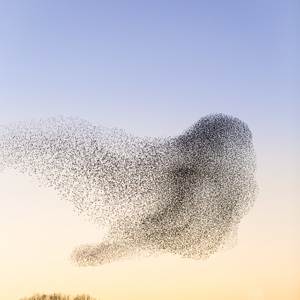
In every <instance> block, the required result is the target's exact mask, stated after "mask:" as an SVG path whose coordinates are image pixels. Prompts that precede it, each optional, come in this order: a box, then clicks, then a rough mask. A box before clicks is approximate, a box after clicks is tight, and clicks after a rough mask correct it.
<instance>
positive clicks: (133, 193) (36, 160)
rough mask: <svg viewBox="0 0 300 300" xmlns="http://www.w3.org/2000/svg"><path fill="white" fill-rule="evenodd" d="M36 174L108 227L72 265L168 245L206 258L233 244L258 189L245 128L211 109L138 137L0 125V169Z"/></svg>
mask: <svg viewBox="0 0 300 300" xmlns="http://www.w3.org/2000/svg"><path fill="white" fill-rule="evenodd" d="M7 167H12V168H15V169H18V170H19V171H20V172H24V173H27V174H29V175H32V176H35V177H36V178H38V180H39V181H40V182H41V183H42V184H44V185H46V186H50V187H52V188H54V189H56V190H57V191H58V193H59V194H60V196H61V197H62V199H64V200H67V201H70V202H71V203H73V205H74V208H75V209H76V210H77V211H78V212H79V213H82V214H84V215H85V216H86V217H87V218H88V219H89V220H90V221H92V222H94V223H95V224H97V226H105V227H106V228H108V233H107V235H106V236H105V238H104V239H103V240H102V241H101V243H95V244H91V245H81V246H77V247H76V248H75V249H74V251H73V252H72V254H71V255H70V257H71V259H72V261H73V262H74V263H76V264H77V265H80V266H86V265H102V264H105V263H110V262H113V261H116V260H120V259H127V258H130V257H133V256H137V255H147V254H150V255H151V254H155V253H172V254H178V255H181V256H182V257H188V258H192V259H206V258H208V257H209V256H210V255H211V254H213V253H215V252H216V251H218V250H220V249H222V248H224V247H228V246H233V245H234V244H235V240H236V236H237V227H238V224H239V222H240V221H241V219H242V218H243V216H245V215H246V214H247V212H248V211H249V209H250V208H251V207H252V206H253V204H254V201H255V198H256V196H257V192H258V188H257V183H256V179H255V171H256V156H255V151H254V147H253V143H252V134H251V132H250V130H249V128H248V126H247V125H246V124H245V123H244V122H242V121H241V120H239V119H237V118H234V117H231V116H228V115H224V114H212V115H208V116H205V117H203V118H201V119H200V120H199V121H198V122H196V123H194V124H193V125H192V126H190V127H189V128H188V129H187V130H185V131H184V132H183V133H181V134H179V135H177V136H174V137H167V138H149V137H136V136H133V135H130V134H127V133H126V132H124V131H123V130H119V129H115V128H113V129H108V128H105V127H102V126H95V125H93V124H91V123H90V122H88V121H85V120H82V119H80V118H66V117H55V118H49V119H45V120H31V121H27V122H19V123H14V124H10V125H2V126H0V170H4V169H5V168H7Z"/></svg>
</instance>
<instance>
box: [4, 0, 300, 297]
mask: <svg viewBox="0 0 300 300" xmlns="http://www.w3.org/2000/svg"><path fill="white" fill-rule="evenodd" d="M299 12H300V11H299V3H297V1H293V0H285V1H283V0H280V1H279V0H278V1H276V0H275V1H268V0H260V1H258V0H254V1H233V0H228V1H220V0H215V1H214V0H212V1H189V0H187V1H176V0H175V1H167V0H166V1H92V0H90V1H78V0H75V1H65V0H62V1H57V0H53V1H37V0H36V1H32V0H27V1H5V0H4V1H1V3H0V105H1V106H0V107H1V109H0V124H8V123H11V122H15V121H22V120H29V119H31V118H47V117H52V116H58V115H63V116H78V117H81V118H84V119H86V120H89V121H90V122H92V123H94V124H101V125H104V126H106V127H117V128H122V129H124V130H126V131H127V132H129V133H132V134H135V135H138V136H152V137H158V136H173V135H177V134H180V133H182V132H183V131H184V130H185V129H186V128H187V127H188V126H190V125H191V124H193V123H194V122H196V121H197V120H199V119H200V118H201V117H203V116H205V115H207V114H210V113H225V114H229V115H232V116H235V117H238V118H240V119H241V120H243V121H244V122H246V123H247V124H248V125H249V127H250V129H251V131H252V133H253V142H254V147H255V149H256V153H257V166H258V169H257V181H258V185H259V189H260V193H259V196H258V199H257V201H256V204H255V206H254V208H253V209H252V210H251V211H250V213H249V214H248V215H247V216H246V217H245V218H244V219H243V220H242V222H241V224H240V226H239V232H238V237H239V240H238V244H237V246H236V247H235V248H234V249H231V250H227V251H223V252H218V253H216V254H214V255H212V256H211V257H210V258H209V259H208V260H206V261H195V260H189V259H182V258H180V257H174V256H168V255H164V256H160V257H154V258H144V259H136V260H129V261H124V262H116V263H112V264H110V265H105V266H101V267H87V268H76V267H74V266H72V265H71V263H70V261H69V260H68V255H69V254H70V252H71V251H72V249H73V248H74V247H75V246H76V245H79V244H83V243H85V242H98V241H100V240H101V232H99V230H97V229H96V228H95V227H94V226H93V224H90V223H88V222H87V221H86V220H85V219H83V218H81V217H78V216H77V215H76V214H75V213H74V212H73V208H72V207H71V206H70V205H69V204H68V203H65V202H63V201H62V200H61V199H60V198H59V196H58V195H57V194H56V193H55V192H54V191H53V190H52V189H50V188H44V187H41V186H40V185H39V183H38V182H36V181H35V180H34V179H31V178H29V177H26V176H25V175H24V174H20V173H18V172H16V171H14V170H10V169H9V170H5V171H4V172H3V173H0V233H1V234H0V241H1V247H0V266H1V267H0V299H7V300H13V299H20V298H21V297H25V296H30V295H32V294H33V293H35V292H39V293H51V292H63V293H67V294H69V293H70V294H76V293H89V294H91V295H92V296H94V297H98V298H101V300H117V299H122V300H127V299H128V300H129V299H131V300H140V299H145V300H148V299H149V300H150V299H151V300H152V299H166V300H168V299H170V300H171V299H172V300H176V299H178V300H179V299H188V300H196V299H197V300H198V299H205V300H217V299H218V300H219V299H230V300H232V299H233V300H235V299H236V300H241V299H248V296H249V295H250V296H251V290H252V289H255V288H256V289H259V290H260V291H261V292H262V293H263V296H264V299H272V300H277V299H278V300H279V299H287V300H296V299H299V297H300V289H299V286H300V285H299V283H300V282H299V281H300V271H299V270H300V256H299V253H300V251H299V250H300V238H299V228H300V226H299V225H300V204H299V200H300V191H299V179H300V178H299V177H300V176H299V175H300V174H299V170H300V160H299V153H300V137H299V128H300V127H299V125H300V124H299V123H300V118H299V112H300V100H299V99H300V91H299V84H298V83H299V81H300V68H299V67H300V62H299V54H298V53H299V50H300V49H299V33H300V32H299V28H300V26H299ZM0 147H1V145H0ZM249 293H250V294H249ZM263 296H261V298H262V297H263Z"/></svg>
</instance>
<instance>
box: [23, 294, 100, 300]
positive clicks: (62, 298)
mask: <svg viewBox="0 0 300 300" xmlns="http://www.w3.org/2000/svg"><path fill="white" fill-rule="evenodd" d="M20 300H97V299H96V298H93V297H91V296H90V295H87V294H82V295H77V296H70V295H63V294H60V293H59V294H57V293H54V294H50V295H46V294H42V295H40V294H34V295H33V296H31V297H25V298H22V299H20Z"/></svg>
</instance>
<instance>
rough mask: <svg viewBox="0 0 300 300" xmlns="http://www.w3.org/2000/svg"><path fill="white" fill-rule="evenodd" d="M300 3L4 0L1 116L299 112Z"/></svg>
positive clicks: (116, 122)
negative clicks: (298, 53) (299, 7)
mask: <svg viewBox="0 0 300 300" xmlns="http://www.w3.org/2000/svg"><path fill="white" fill-rule="evenodd" d="M297 9H298V7H297V5H296V1H290V0H289V1H251V2H249V1H247V2H246V1H226V2H224V1H2V2H1V4H0V35H1V37H0V43H1V47H0V55H1V60H0V68H1V69H0V101H1V104H2V105H1V106H2V108H1V110H2V113H1V115H2V116H1V118H2V120H3V121H10V120H18V119H20V118H21V119H23V118H24V117H25V118H29V117H40V116H48V115H57V114H63V115H78V116H82V117H85V118H90V119H91V120H93V121H97V122H100V123H104V124H105V125H107V126H117V127H120V126H121V127H125V128H126V127H128V129H129V130H131V131H135V130H136V128H137V127H140V126H139V125H142V126H143V122H146V123H145V124H144V126H145V127H147V126H148V127H149V126H151V122H153V117H154V116H155V117H156V123H157V124H158V126H159V127H163V126H164V124H165V123H167V124H168V123H169V122H171V123H172V128H174V129H175V131H176V130H177V131H178V130H180V128H182V129H183V127H182V126H186V125H187V124H190V123H191V122H194V121H196V120H197V119H199V117H201V116H202V115H205V114H207V113H214V112H225V113H229V114H234V115H236V116H237V117H241V118H245V117H247V116H248V117H249V120H248V122H249V121H250V122H251V120H250V116H249V113H250V114H251V113H252V114H253V116H252V118H253V117H254V116H256V118H257V117H258V119H263V115H264V114H265V113H268V111H269V112H270V113H273V114H274V113H275V114H276V115H280V114H281V112H282V109H284V110H287V112H286V113H287V114H290V113H292V112H293V111H295V107H296V106H297V108H299V105H298V103H296V99H297V97H296V96H297V95H298V96H299V89H297V87H296V82H297V80H298V79H299V68H298V67H299V60H298V59H297V56H296V54H297V53H296V52H297V51H296V49H297V47H298V46H299V44H298V42H299V40H297V36H298V34H299V30H298V31H297V29H296V28H297V27H296V22H297V21H296V20H297V16H298V12H299V10H297ZM298 49H299V47H298ZM298 102H299V101H298ZM290 108H292V109H290ZM289 109H290V110H289ZM179 118H180V119H181V120H182V123H180V122H179V123H178V122H175V120H178V119H179ZM122 120H124V121H122ZM134 120H136V122H134ZM246 121H247V120H246ZM140 123H141V124H140ZM175 123H176V124H178V125H179V126H178V128H177V127H176V124H175ZM174 126H175V127H174ZM182 129H181V130H182ZM175 131H174V132H175ZM138 133H139V134H142V133H143V132H142V130H141V131H138ZM145 133H146V134H150V135H151V134H153V135H158V134H160V130H159V129H157V130H156V129H155V128H153V126H152V128H151V130H149V129H147V128H146V131H145ZM168 133H173V131H172V130H171V129H170V130H167V131H166V132H162V134H168Z"/></svg>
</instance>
